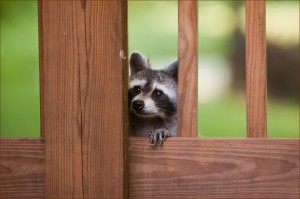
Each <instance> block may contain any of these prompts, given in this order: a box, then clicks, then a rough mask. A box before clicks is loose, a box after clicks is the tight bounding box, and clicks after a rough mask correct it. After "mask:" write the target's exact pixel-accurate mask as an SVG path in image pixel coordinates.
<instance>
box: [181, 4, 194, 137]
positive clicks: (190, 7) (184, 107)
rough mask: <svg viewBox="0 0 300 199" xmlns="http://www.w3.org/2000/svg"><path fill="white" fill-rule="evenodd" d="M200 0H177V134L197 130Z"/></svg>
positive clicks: (188, 134) (186, 134)
mask: <svg viewBox="0 0 300 199" xmlns="http://www.w3.org/2000/svg"><path fill="white" fill-rule="evenodd" d="M197 27H198V26H197V1H196V0H186V1H183V0H180V1H178V59H179V69H178V136H182V137H196V136H198V134H197V122H198V121H197V118H198V115H197V108H198V100H197V97H198V95H197V84H198V79H197V72H198V59H197V57H198V50H197V42H198V40H197V34H198V30H197Z"/></svg>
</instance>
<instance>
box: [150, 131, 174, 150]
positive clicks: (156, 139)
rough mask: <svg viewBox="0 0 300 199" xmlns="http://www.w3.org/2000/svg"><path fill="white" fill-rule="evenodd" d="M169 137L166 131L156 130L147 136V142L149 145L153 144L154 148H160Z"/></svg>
mask: <svg viewBox="0 0 300 199" xmlns="http://www.w3.org/2000/svg"><path fill="white" fill-rule="evenodd" d="M168 136H170V133H169V131H168V130H166V129H157V130H154V131H151V132H150V134H149V142H150V143H151V144H154V146H156V145H157V144H158V145H159V146H161V145H162V144H163V142H164V141H165V140H166V138H167V137H168Z"/></svg>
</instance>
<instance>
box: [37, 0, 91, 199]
mask: <svg viewBox="0 0 300 199" xmlns="http://www.w3.org/2000/svg"><path fill="white" fill-rule="evenodd" d="M39 4H40V5H39V9H40V11H39V12H40V15H39V16H40V17H41V18H40V21H39V28H41V29H42V30H40V40H39V41H40V42H42V43H41V45H40V55H41V57H40V58H41V59H42V60H41V62H40V64H41V66H40V70H41V72H40V73H41V82H42V83H41V87H42V88H41V92H42V94H41V104H42V107H41V113H42V114H41V115H42V117H41V119H42V120H41V125H42V132H43V134H44V136H45V151H46V174H45V175H46V188H45V195H46V198H82V197H83V189H82V157H81V128H82V126H81V104H80V103H81V100H82V99H81V94H80V89H81V88H80V87H81V86H80V83H81V82H80V78H79V73H81V71H80V68H83V67H84V66H85V65H86V59H85V58H86V51H85V49H86V48H85V23H84V10H83V7H82V3H81V1H65V0H59V1H39Z"/></svg>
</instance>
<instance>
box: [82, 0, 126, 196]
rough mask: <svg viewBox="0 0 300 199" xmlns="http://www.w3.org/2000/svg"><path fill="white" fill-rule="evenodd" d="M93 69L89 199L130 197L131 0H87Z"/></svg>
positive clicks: (87, 101) (86, 145)
mask: <svg viewBox="0 0 300 199" xmlns="http://www.w3.org/2000/svg"><path fill="white" fill-rule="evenodd" d="M85 6H86V42H87V43H86V45H87V49H88V50H87V60H88V64H87V67H86V68H84V69H83V70H84V71H85V72H84V73H85V74H86V76H82V78H83V79H84V78H85V79H86V85H85V86H84V87H82V89H83V90H82V91H83V92H85V98H84V99H83V103H84V107H83V115H82V119H83V131H82V136H83V137H82V146H83V153H82V154H83V186H84V197H85V198H126V197H127V180H128V179H127V177H126V172H127V170H126V168H127V167H126V160H125V154H126V150H127V145H126V138H127V114H128V112H127V103H125V102H126V101H127V87H128V86H127V84H128V64H127V61H128V60H123V59H121V58H120V51H121V50H123V51H124V52H125V53H127V31H126V27H127V24H126V20H127V1H125V0H115V1H92V0H88V1H86V5H85Z"/></svg>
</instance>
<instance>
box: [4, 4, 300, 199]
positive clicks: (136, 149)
mask: <svg viewBox="0 0 300 199" xmlns="http://www.w3.org/2000/svg"><path fill="white" fill-rule="evenodd" d="M178 6H179V9H178V11H179V13H178V14H179V39H178V44H179V55H178V57H179V77H178V78H179V88H178V108H179V112H178V118H179V119H178V127H179V128H178V129H179V137H176V138H169V139H168V140H167V142H166V143H165V144H164V145H163V147H161V148H160V147H158V148H155V147H152V146H151V145H148V142H147V139H146V138H128V137H127V135H128V132H127V129H128V124H127V122H128V121H127V103H126V101H127V84H128V63H127V62H128V60H123V59H120V58H119V53H120V51H121V50H123V51H124V52H125V53H126V54H127V55H128V52H127V51H128V47H127V1H126V0H110V1H100V0H99V1H92V0H81V1H65V0H56V1H41V0H40V1H39V6H38V8H39V31H40V32H39V38H40V39H39V41H40V85H41V125H42V129H41V132H42V135H41V137H40V138H35V139H21V138H20V139H14V138H1V139H0V144H1V145H0V152H1V157H0V158H1V159H0V160H1V164H0V172H1V173H0V176H1V179H0V197H1V198H11V197H15V198H51V199H52V198H128V197H129V198H188V197H191V198H298V197H299V139H284V138H282V139H270V138H267V129H266V126H267V125H266V50H265V49H266V48H265V1H264V0H247V1H246V57H247V61H246V68H247V70H246V72H247V75H246V77H247V132H248V133H247V137H248V138H231V139H220V138H214V139H212V138H209V139H204V138H197V108H196V107H197V2H196V1H193V0H185V1H183V0H180V1H179V2H178ZM127 57H128V56H127ZM187 81H188V82H189V84H184V82H187ZM224 114H226V113H224Z"/></svg>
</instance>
